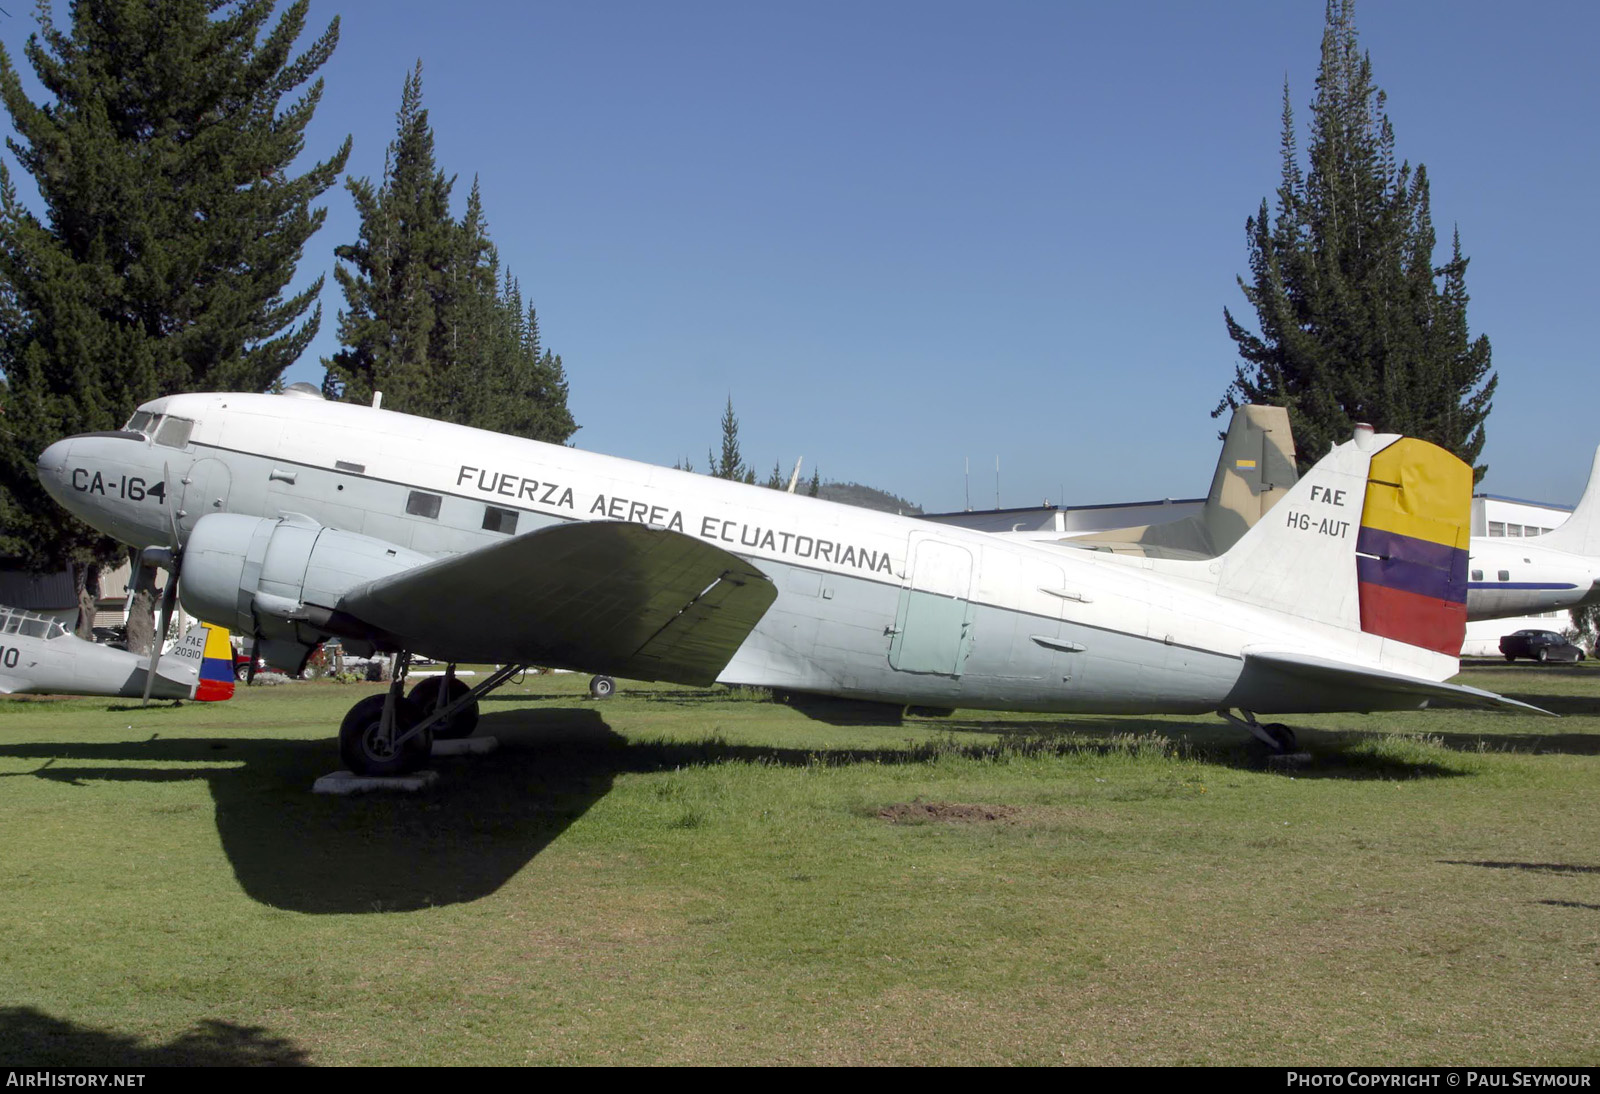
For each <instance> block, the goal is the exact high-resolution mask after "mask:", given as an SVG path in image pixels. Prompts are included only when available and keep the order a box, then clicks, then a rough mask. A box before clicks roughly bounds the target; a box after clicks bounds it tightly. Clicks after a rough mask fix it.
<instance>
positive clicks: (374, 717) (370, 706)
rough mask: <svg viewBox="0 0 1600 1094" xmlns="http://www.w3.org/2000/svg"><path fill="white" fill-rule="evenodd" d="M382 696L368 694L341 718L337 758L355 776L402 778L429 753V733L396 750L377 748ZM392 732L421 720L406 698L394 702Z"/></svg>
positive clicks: (430, 747)
mask: <svg viewBox="0 0 1600 1094" xmlns="http://www.w3.org/2000/svg"><path fill="white" fill-rule="evenodd" d="M383 700H384V697H383V696H382V695H369V696H367V697H366V698H365V699H363V700H361V701H360V702H359V703H357V704H356V705H355V706H353V707H351V708H350V712H349V713H348V714H346V715H345V716H344V721H343V722H341V723H340V725H339V758H340V759H342V760H343V761H344V764H345V766H346V767H348V768H349V769H350V770H351V771H352V772H353V773H354V774H357V775H405V774H407V773H409V772H412V771H416V770H418V769H419V768H421V767H422V766H423V765H424V764H426V763H427V762H428V757H429V755H430V754H431V753H432V751H433V740H432V737H433V734H432V733H430V732H427V731H424V732H422V733H419V734H417V735H416V736H415V737H413V738H411V739H410V740H409V741H406V742H405V743H404V744H402V745H401V746H400V747H399V748H398V749H394V750H389V749H383V748H380V747H379V746H378V743H377V736H378V730H379V729H380V728H381V727H382V725H383ZM394 717H395V729H396V730H397V731H398V732H404V731H405V730H407V729H409V728H410V727H412V726H414V725H416V724H417V723H418V722H419V721H421V717H420V716H419V715H418V714H417V708H416V707H415V706H414V705H413V704H412V702H411V700H410V699H405V698H402V699H400V700H399V701H397V702H396V703H395V708H394Z"/></svg>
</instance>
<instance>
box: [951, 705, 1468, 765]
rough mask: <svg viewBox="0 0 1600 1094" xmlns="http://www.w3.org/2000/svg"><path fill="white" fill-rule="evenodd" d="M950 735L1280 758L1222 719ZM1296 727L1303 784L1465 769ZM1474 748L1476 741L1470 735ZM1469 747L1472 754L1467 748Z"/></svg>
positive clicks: (965, 726) (1116, 719) (1022, 726)
mask: <svg viewBox="0 0 1600 1094" xmlns="http://www.w3.org/2000/svg"><path fill="white" fill-rule="evenodd" d="M926 724H930V725H938V726H941V727H944V728H946V729H948V730H950V731H951V732H953V733H954V732H974V733H993V734H997V735H999V736H1000V737H1002V738H1005V739H1009V740H1012V741H1014V742H1016V744H1017V745H1018V746H1020V747H1023V748H1028V749H1033V750H1040V749H1045V748H1054V749H1056V750H1060V751H1073V752H1080V753H1099V754H1105V755H1110V754H1124V753H1128V752H1137V751H1140V750H1143V749H1150V748H1154V749H1157V750H1163V751H1170V752H1171V753H1172V754H1173V755H1175V756H1183V757H1187V758H1191V759H1196V760H1201V761H1203V762H1205V763H1212V764H1217V765H1219V766H1222V767H1232V768H1238V769H1241V770H1248V771H1260V770H1262V769H1267V768H1272V767H1273V766H1274V764H1275V763H1277V762H1278V760H1277V758H1276V757H1275V756H1274V755H1273V754H1272V753H1271V752H1269V751H1268V750H1267V748H1266V746H1265V745H1263V744H1261V743H1260V742H1258V741H1256V740H1254V739H1252V738H1249V737H1247V736H1246V735H1245V733H1244V731H1243V730H1235V729H1233V728H1231V727H1229V726H1227V725H1225V724H1223V723H1222V722H1220V721H1219V722H1216V723H1215V724H1213V723H1211V722H1205V721H1199V720H1197V721H1196V722H1195V723H1194V724H1193V725H1186V724H1183V723H1180V722H1174V721H1172V720H1170V719H1166V718H1141V717H1138V716H1130V715H1071V716H1070V717H1061V718H1055V717H1040V718H1021V719H1019V718H1008V719H1006V720H1004V721H1000V720H996V721H992V722H991V721H986V720H982V719H962V718H945V719H941V720H939V721H937V722H934V723H926ZM1290 724H1291V725H1293V728H1294V730H1295V733H1296V734H1297V735H1298V736H1299V738H1300V744H1301V747H1302V748H1304V749H1305V750H1306V751H1307V753H1309V755H1310V757H1311V758H1310V760H1309V761H1307V762H1297V763H1294V764H1292V765H1290V766H1287V767H1285V768H1284V770H1286V771H1289V772H1291V773H1292V774H1293V775H1294V776H1295V777H1296V778H1298V779H1351V780H1360V779H1389V780H1393V779H1433V778H1455V777H1459V776H1460V775H1461V774H1462V772H1460V771H1456V770H1453V769H1451V768H1449V767H1446V766H1444V765H1442V764H1436V763H1431V762H1428V761H1425V760H1424V761H1416V760H1411V759H1403V758H1397V757H1391V756H1385V755H1382V754H1381V753H1377V752H1374V751H1372V750H1370V749H1366V748H1363V747H1361V745H1363V744H1364V743H1365V742H1368V741H1370V740H1372V739H1373V737H1374V734H1371V733H1367V732H1361V731H1350V732H1341V731H1339V730H1327V729H1319V728H1315V727H1308V726H1305V725H1303V724H1294V723H1293V722H1291V723H1290ZM1472 741H1473V747H1474V748H1475V746H1476V741H1477V738H1473V739H1472ZM1464 750H1470V749H1464Z"/></svg>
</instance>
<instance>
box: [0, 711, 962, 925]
mask: <svg viewBox="0 0 1600 1094" xmlns="http://www.w3.org/2000/svg"><path fill="white" fill-rule="evenodd" d="M568 699H569V701H570V697H568ZM479 725H480V729H479V734H480V735H483V736H494V737H496V738H498V739H499V741H500V745H501V747H500V750H499V751H498V752H496V753H494V754H493V755H491V756H488V757H485V758H481V759H470V758H441V759H436V760H435V761H434V764H433V766H434V768H435V769H436V770H438V771H439V773H440V776H441V778H440V779H439V781H438V782H437V783H436V784H435V785H434V787H433V788H432V789H431V790H429V791H426V792H424V793H421V794H383V793H380V794H366V795H360V796H355V797H338V796H328V795H320V794H312V793H311V792H310V787H311V784H312V783H313V782H314V781H315V780H316V779H317V778H318V777H320V776H322V775H325V774H327V773H328V772H329V771H331V770H332V769H333V768H334V767H335V766H336V765H337V761H336V760H335V759H334V757H333V754H332V750H331V748H330V742H328V741H327V740H326V739H324V740H288V741H286V740H281V739H263V740H251V739H243V740H241V739H239V738H215V739H213V738H164V737H157V738H155V739H152V740H148V741H121V742H115V743H106V744H28V743H13V744H6V745H0V756H7V757H12V758H17V759H32V760H39V761H42V763H41V765H40V766H39V767H38V768H36V769H35V770H33V771H31V772H26V773H23V772H18V773H15V774H13V775H11V776H7V777H11V778H15V777H21V776H23V775H28V776H32V777H35V778H44V779H51V780H54V781H58V782H61V783H64V784H67V785H82V784H85V783H89V782H105V781H127V782H169V781H175V780H186V779H197V778H198V779H204V780H206V783H207V786H208V788H209V790H210V792H211V796H212V799H213V801H214V803H215V807H216V824H217V831H218V834H219V836H220V839H221V844H222V848H223V851H224V853H225V854H226V855H227V857H228V861H229V863H230V864H231V866H232V868H233V871H234V875H235V877H236V879H237V881H238V883H239V885H240V887H241V888H242V889H243V890H244V891H245V892H246V893H247V894H248V895H249V896H250V897H251V898H252V899H254V900H257V901H260V902H261V903H263V904H267V905H270V906H272V907H276V908H284V909H288V910H292V911H297V912H303V913H307V914H365V913H375V912H391V911H412V910H417V909H421V908H427V907H434V906H442V905H448V904H456V903H462V902H468V901H472V900H477V899H479V898H481V897H484V896H487V895H489V894H491V893H493V892H495V891H496V890H498V889H499V888H500V887H501V886H502V885H504V884H505V883H506V882H507V881H508V880H510V878H512V877H513V876H515V875H516V874H517V873H518V872H519V871H520V870H521V869H522V868H523V867H524V866H526V865H527V864H528V863H529V862H530V861H532V860H533V858H534V857H535V856H536V855H538V854H539V853H540V852H541V851H542V850H543V849H544V848H545V847H547V846H548V845H549V844H550V843H551V842H552V841H553V840H555V839H556V838H557V837H558V836H560V835H561V833H562V832H564V831H566V829H567V827H568V826H569V825H571V824H572V823H573V821H575V820H577V819H578V818H579V817H581V816H583V814H584V813H585V812H587V811H588V809H589V808H590V806H592V805H593V804H594V803H595V802H596V801H598V800H600V799H601V798H602V797H603V796H604V795H605V794H607V793H608V792H609V791H610V789H611V785H612V783H613V781H614V780H615V778H616V776H617V775H618V774H619V773H625V772H636V773H649V772H655V771H670V770H673V769H676V768H680V767H687V766H698V765H715V764H721V763H761V764H766V765H774V766H784V767H797V768H804V767H809V766H812V765H815V764H818V763H823V764H830V765H834V764H837V765H847V764H855V763H873V764H893V763H926V762H928V761H929V760H931V759H933V758H936V757H937V756H938V755H941V754H943V753H945V752H948V751H950V748H951V747H952V746H949V745H947V744H943V743H939V742H932V743H929V744H926V745H905V746H901V747H887V748H856V749H825V750H814V749H799V748H771V747H760V746H749V745H736V744H730V743H728V742H726V741H723V740H721V739H719V738H715V737H713V738H708V739H705V740H700V741H687V742H675V741H657V742H652V741H629V740H627V739H625V738H623V737H622V736H621V735H619V734H617V733H616V732H614V731H613V730H612V729H611V728H610V727H609V726H608V725H607V724H606V723H605V721H604V720H603V719H602V718H601V716H600V713H599V711H598V710H596V709H594V708H593V707H583V708H573V707H555V708H551V707H532V708H523V709H520V710H508V711H495V712H491V713H487V714H485V715H484V716H483V717H482V719H481V720H480V723H479ZM964 751H970V752H971V753H972V754H973V755H981V754H983V751H984V750H983V748H982V747H978V746H975V747H972V748H970V749H964ZM75 761H76V762H75ZM113 763H115V764H117V765H118V766H110V765H111V764H113ZM157 763H160V764H168V765H181V766H163V767H154V766H146V765H151V764H157Z"/></svg>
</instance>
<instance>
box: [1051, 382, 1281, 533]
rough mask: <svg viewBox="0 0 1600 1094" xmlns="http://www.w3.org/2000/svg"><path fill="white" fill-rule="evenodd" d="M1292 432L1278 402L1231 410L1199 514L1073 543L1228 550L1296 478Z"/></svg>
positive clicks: (1115, 529) (1117, 529) (1122, 529)
mask: <svg viewBox="0 0 1600 1094" xmlns="http://www.w3.org/2000/svg"><path fill="white" fill-rule="evenodd" d="M1295 475H1296V472H1295V466H1294V437H1293V435H1292V434H1291V432H1290V429H1289V412H1288V411H1287V410H1285V409H1284V408H1283V407H1281V406H1242V407H1239V408H1238V409H1237V410H1235V411H1234V412H1233V419H1232V420H1231V421H1230V422H1229V423H1228V435H1227V437H1226V438H1225V439H1224V440H1223V442H1222V455H1221V456H1220V457H1218V459H1217V469H1216V471H1215V473H1213V475H1212V476H1211V493H1210V494H1209V495H1208V496H1207V497H1206V504H1205V508H1203V509H1202V510H1201V511H1200V512H1199V513H1198V514H1196V515H1194V516H1190V517H1183V518H1180V519H1178V520H1172V521H1166V522H1164V523H1161V524H1146V525H1141V526H1139V527H1131V528H1114V529H1112V530H1110V531H1105V532H1092V533H1090V534H1088V535H1083V536H1074V537H1073V538H1072V540H1071V541H1070V542H1071V545H1072V546H1074V547H1098V548H1100V549H1102V550H1110V551H1113V552H1116V553H1118V554H1128V555H1144V556H1146V557H1148V558H1214V557H1215V556H1217V555H1220V554H1224V553H1226V552H1227V551H1228V550H1230V549H1231V548H1232V547H1233V545H1234V544H1235V543H1238V542H1239V539H1240V537H1242V536H1243V535H1244V534H1245V533H1246V532H1248V531H1249V530H1250V529H1251V528H1253V527H1254V526H1255V525H1256V523H1257V522H1258V521H1259V520H1260V519H1261V518H1262V516H1263V515H1264V514H1265V513H1266V511H1267V510H1268V509H1271V508H1272V507H1273V505H1275V504H1276V503H1277V502H1278V500H1279V499H1280V498H1282V497H1283V496H1284V494H1286V493H1287V492H1288V490H1289V488H1290V487H1292V486H1293V485H1294V483H1295Z"/></svg>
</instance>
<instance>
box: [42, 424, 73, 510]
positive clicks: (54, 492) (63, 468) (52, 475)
mask: <svg viewBox="0 0 1600 1094" xmlns="http://www.w3.org/2000/svg"><path fill="white" fill-rule="evenodd" d="M71 450H72V439H71V438H70V437H69V438H67V439H66V440H64V441H57V442H56V443H55V444H53V445H51V446H50V447H49V448H47V449H45V450H44V452H43V453H41V454H40V456H39V482H40V483H41V484H42V485H43V486H44V488H45V491H46V492H47V493H48V494H49V495H50V496H51V497H52V498H55V499H56V500H57V501H63V500H64V498H63V496H62V495H63V494H64V492H65V491H66V488H67V455H68V454H69V453H70V452H71Z"/></svg>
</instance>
